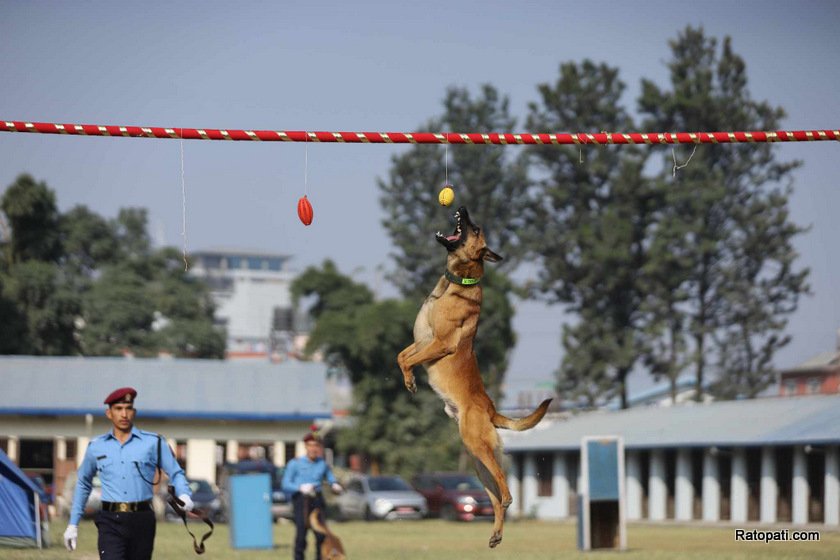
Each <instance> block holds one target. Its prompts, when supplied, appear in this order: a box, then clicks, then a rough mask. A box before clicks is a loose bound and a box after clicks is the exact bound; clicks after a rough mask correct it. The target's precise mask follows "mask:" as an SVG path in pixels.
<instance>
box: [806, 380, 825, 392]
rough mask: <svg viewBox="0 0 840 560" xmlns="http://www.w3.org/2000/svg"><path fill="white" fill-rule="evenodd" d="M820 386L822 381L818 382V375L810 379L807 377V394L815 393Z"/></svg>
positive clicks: (818, 390)
mask: <svg viewBox="0 0 840 560" xmlns="http://www.w3.org/2000/svg"><path fill="white" fill-rule="evenodd" d="M821 386H822V383H821V382H820V378H819V377H811V378H810V379H808V394H810V395H816V394H817V393H819V392H820V387H821Z"/></svg>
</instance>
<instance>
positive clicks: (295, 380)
mask: <svg viewBox="0 0 840 560" xmlns="http://www.w3.org/2000/svg"><path fill="white" fill-rule="evenodd" d="M326 378H327V373H326V366H325V365H324V364H322V363H314V362H294V361H287V362H282V363H279V364H273V363H269V362H267V361H265V362H263V361H260V362H256V361H221V360H179V359H135V358H130V359H126V358H82V357H78V358H77V357H35V356H0V386H2V388H3V389H2V390H0V415H3V414H17V415H57V416H62V415H71V416H75V415H80V414H102V411H103V410H104V408H105V405H104V404H103V400H104V399H105V397H106V396H107V395H108V394H109V393H110V392H111V391H113V390H114V389H116V388H118V387H124V386H130V387H134V388H135V389H137V393H138V395H137V405H136V406H137V410H138V415H142V416H143V417H146V418H154V417H157V418H161V417H168V418H173V417H180V418H208V419H210V418H212V419H229V420H312V419H316V418H330V417H331V410H330V403H329V398H328V394H327V379H326Z"/></svg>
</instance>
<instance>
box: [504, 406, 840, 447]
mask: <svg viewBox="0 0 840 560" xmlns="http://www.w3.org/2000/svg"><path fill="white" fill-rule="evenodd" d="M499 433H500V434H501V436H502V439H503V440H504V444H505V449H506V450H507V451H526V450H527V451H531V450H543V449H544V450H552V449H554V450H576V449H580V441H581V439H582V438H583V437H584V436H605V435H617V436H621V437H623V438H624V445H625V447H627V448H629V449H632V448H639V449H653V448H665V447H672V448H676V447H711V446H745V447H748V446H758V445H805V444H837V443H840V395H813V396H802V397H773V398H759V399H747V400H739V401H720V402H711V403H708V404H699V403H693V402H692V403H685V404H680V405H676V406H657V407H654V406H649V407H638V408H630V409H626V410H619V411H594V412H586V413H581V414H577V415H574V416H572V417H570V418H567V419H544V420H543V421H542V422H540V423H539V424H538V425H537V426H535V427H534V428H532V429H531V430H528V431H526V432H508V431H505V430H502V431H500V432H499Z"/></svg>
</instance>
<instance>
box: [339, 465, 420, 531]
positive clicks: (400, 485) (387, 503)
mask: <svg viewBox="0 0 840 560" xmlns="http://www.w3.org/2000/svg"><path fill="white" fill-rule="evenodd" d="M336 502H337V504H338V511H339V515H341V517H343V518H350V517H355V518H364V519H367V520H373V519H389V520H390V519H420V518H422V517H425V516H426V513H427V511H428V506H427V505H426V498H424V497H423V495H422V494H420V493H418V492H416V491H415V490H414V489H413V488H412V487H411V486H410V485H409V484H408V483H407V482H406V481H405V480H403V479H402V478H400V477H398V476H359V477H354V478H351V479H350V480H349V481H348V482H347V485H346V486H345V492H344V493H343V494H341V495H340V496H338V498H337V499H336Z"/></svg>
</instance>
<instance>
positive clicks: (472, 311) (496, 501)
mask: <svg viewBox="0 0 840 560" xmlns="http://www.w3.org/2000/svg"><path fill="white" fill-rule="evenodd" d="M455 220H456V222H457V223H456V226H455V232H454V233H453V234H452V235H449V236H444V235H442V234H441V233H440V232H438V233H437V234H436V235H435V238H436V239H437V241H438V242H439V243H440V244H441V245H443V246H444V247H445V248H446V250H447V252H448V255H447V258H446V272H445V273H444V275H443V276H442V277H441V278H440V280H438V283H437V285H436V286H435V289H434V290H432V293H431V294H430V295H429V297H427V298H426V301H425V302H424V303H423V306H422V307H421V308H420V312H419V313H418V314H417V319H416V320H415V322H414V344H412V345H411V346H409V347H408V348H406V349H405V350H403V351H402V352H400V354H399V356H398V357H397V362H398V363H399V365H400V369H401V370H402V373H403V377H404V378H405V386H406V388H407V389H408V390H409V391H411V392H412V393H414V392H416V391H417V385H416V383H415V381H414V374H413V372H412V370H413V369H414V367H415V366H418V365H421V364H422V365H424V366H425V367H426V370H427V371H428V372H429V384H430V385H431V386H432V388H433V389H434V390H435V391H436V392H437V393H438V395H440V397H441V398H442V399H443V402H444V410H445V411H446V414H448V415H449V416H450V417H452V418H454V419H455V421H456V422H458V428H459V431H460V433H461V440H462V441H463V442H464V446H465V447H466V448H467V450H468V451H469V452H470V454H471V455H472V456H473V458H474V459H475V465H476V472H477V473H478V476H479V478H480V479H481V482H482V483H483V484H484V488H485V490H486V491H487V494H489V496H490V501H491V502H492V503H493V512H494V517H495V522H494V524H493V534H492V536H491V537H490V547H491V548H492V547H495V546H496V545H497V544H499V543H500V542H501V540H502V529H503V525H504V519H505V510H506V509H507V508H508V506H509V505H510V503H511V501H512V498H511V495H510V490H509V489H508V485H507V481H506V479H505V473H504V471H503V470H502V467H501V442H500V441H499V435H498V434H497V433H496V428H507V429H509V430H517V431H521V430H527V429H529V428H532V427H534V426H535V425H536V424H537V423H538V422H539V421H540V420H541V419H542V417H543V416H544V415H545V412H546V410H547V409H548V405H549V403H550V402H551V399H548V400H546V401H543V402H542V403H541V404H540V405H539V406H538V407H537V409H536V410H535V411H534V412H532V413H531V414H529V415H528V416H526V417H525V418H521V419H512V418H508V417H506V416H502V415H501V414H499V413H498V412H496V407H495V405H494V404H493V401H492V400H491V399H490V397H489V396H488V395H487V392H486V391H485V389H484V383H483V382H482V380H481V374H480V372H479V371H478V362H477V361H476V357H475V352H474V351H473V338H475V332H476V328H477V327H478V316H479V313H480V312H481V298H482V292H481V284H480V283H479V281H480V280H481V277H482V276H483V275H484V262H485V261H487V262H498V261H500V260H502V257H500V256H499V255H497V254H496V253H494V252H493V251H491V250H490V249H489V248H488V247H487V243H486V242H485V239H484V233H483V232H482V231H481V228H479V227H478V226H476V225H475V224H473V223H472V222H471V221H470V217H469V214H468V213H467V209H466V208H464V207H463V206H462V207H461V208H459V209H458V211H457V212H456V213H455Z"/></svg>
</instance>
